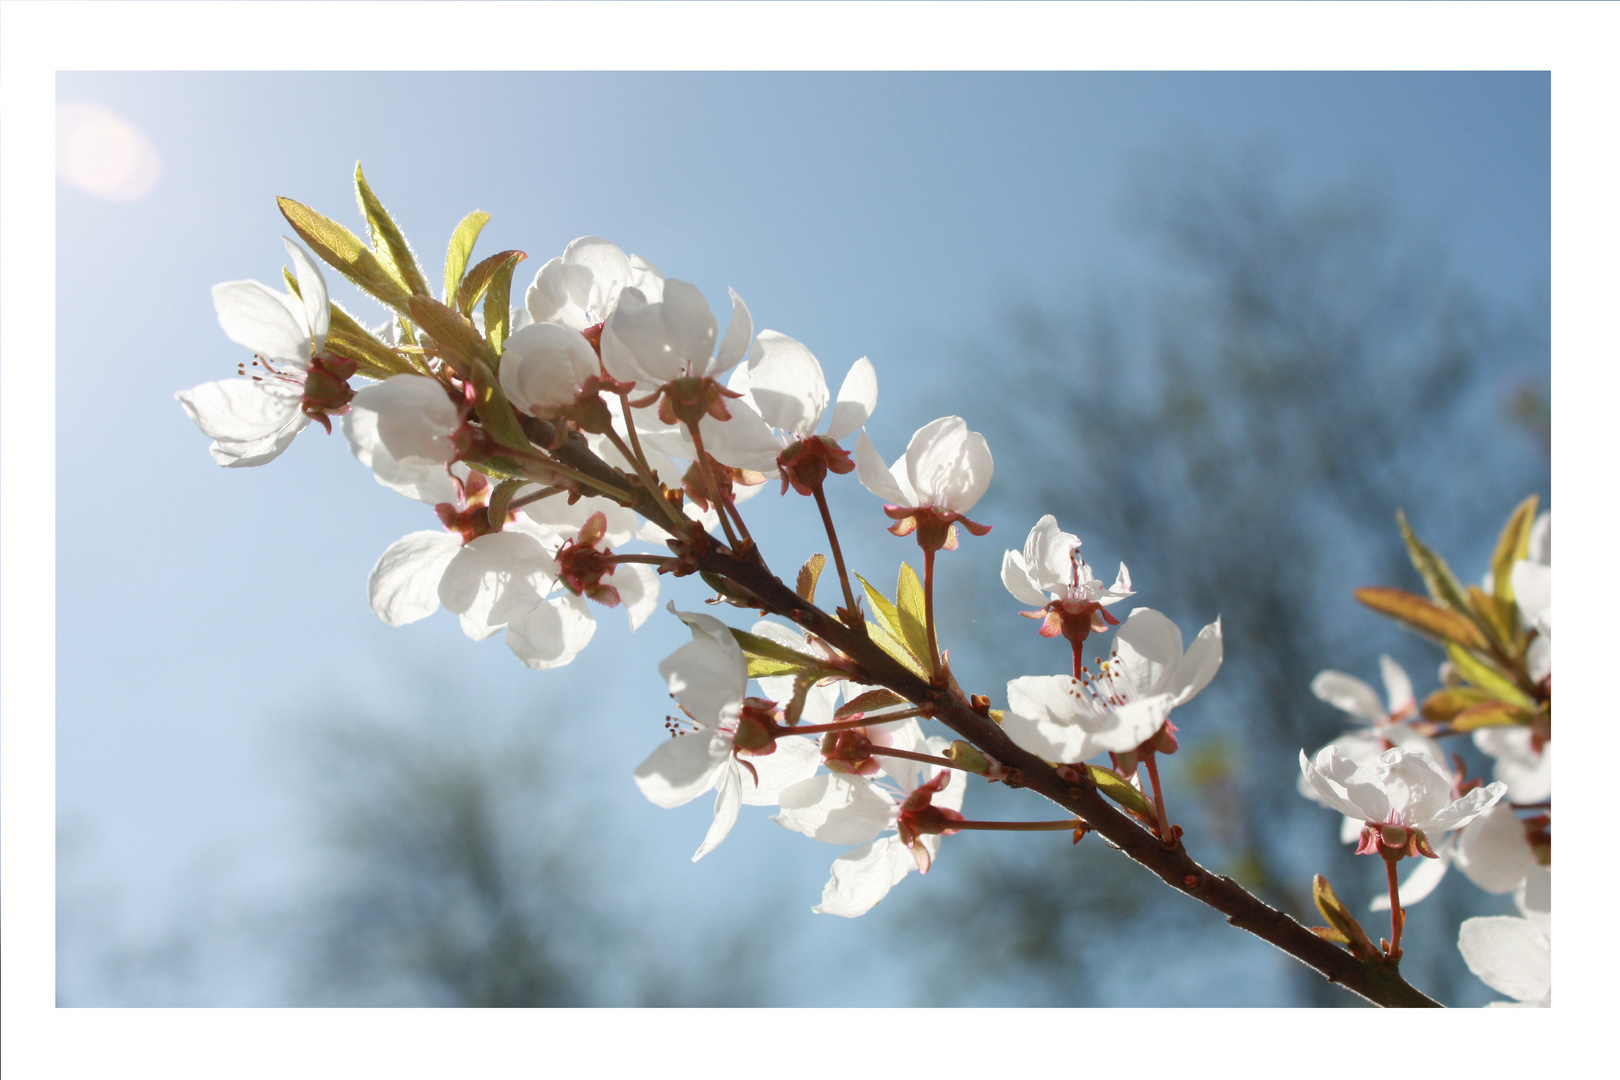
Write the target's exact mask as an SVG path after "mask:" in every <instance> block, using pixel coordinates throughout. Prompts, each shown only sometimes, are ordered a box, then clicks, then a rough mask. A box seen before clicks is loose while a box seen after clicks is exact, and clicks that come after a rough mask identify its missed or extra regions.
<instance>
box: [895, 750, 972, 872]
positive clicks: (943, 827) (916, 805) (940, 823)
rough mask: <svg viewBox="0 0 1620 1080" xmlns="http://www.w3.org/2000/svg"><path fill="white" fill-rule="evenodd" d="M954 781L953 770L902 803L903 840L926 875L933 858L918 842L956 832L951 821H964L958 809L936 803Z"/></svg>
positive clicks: (900, 827)
mask: <svg viewBox="0 0 1620 1080" xmlns="http://www.w3.org/2000/svg"><path fill="white" fill-rule="evenodd" d="M950 782H951V774H950V772H949V771H948V770H947V771H945V772H942V773H940V774H939V775H938V776H936V777H934V778H933V779H932V780H930V781H928V783H926V784H923V785H921V786H919V787H918V788H917V790H916V791H913V792H912V793H911V794H910V795H907V796H906V801H905V802H903V803H901V804H900V821H899V825H898V827H899V830H900V841H901V843H903V844H905V845H906V847H908V848H910V849H911V854H912V857H913V858H915V859H916V860H917V869H918V870H919V871H921V872H922V873H924V874H926V873H928V867H929V864H930V862H931V857H930V856H929V854H928V849H927V848H926V847H924V846H923V845H922V844H921V843H919V842H918V841H919V840H920V839H921V838H922V837H924V836H936V835H937V836H950V835H951V834H952V833H954V832H956V830H955V829H953V828H951V823H952V822H956V821H962V820H963V817H962V815H961V814H959V813H958V812H956V811H955V810H951V809H947V808H946V807H943V806H935V805H934V796H935V795H936V794H938V793H939V792H940V791H943V790H944V788H945V785H946V784H948V783H950Z"/></svg>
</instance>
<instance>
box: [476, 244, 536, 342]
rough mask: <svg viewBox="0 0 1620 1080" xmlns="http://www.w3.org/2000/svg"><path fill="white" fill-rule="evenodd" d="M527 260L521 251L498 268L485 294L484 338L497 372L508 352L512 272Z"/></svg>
mask: <svg viewBox="0 0 1620 1080" xmlns="http://www.w3.org/2000/svg"><path fill="white" fill-rule="evenodd" d="M527 258H528V256H527V255H525V254H524V253H523V252H521V251H519V252H517V258H515V259H509V260H508V261H506V262H504V263H502V264H501V265H500V266H499V267H497V268H496V270H495V276H494V277H492V278H490V281H489V289H488V291H487V292H485V293H484V337H485V338H486V339H487V340H488V341H489V347H490V349H492V350H493V351H494V353H495V362H496V367H497V370H498V369H499V365H500V357H501V353H503V352H505V351H506V336H507V333H508V331H509V330H510V328H511V326H510V324H511V319H512V311H511V301H512V272H513V271H514V270H516V269H517V264H518V263H520V262H522V261H523V260H524V259H527Z"/></svg>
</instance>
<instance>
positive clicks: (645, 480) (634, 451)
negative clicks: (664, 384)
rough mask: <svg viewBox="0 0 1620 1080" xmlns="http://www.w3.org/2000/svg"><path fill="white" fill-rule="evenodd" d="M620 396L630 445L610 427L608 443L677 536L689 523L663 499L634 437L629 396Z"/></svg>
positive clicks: (638, 441) (660, 489) (655, 478)
mask: <svg viewBox="0 0 1620 1080" xmlns="http://www.w3.org/2000/svg"><path fill="white" fill-rule="evenodd" d="M620 396H621V397H623V398H624V400H625V405H624V416H625V421H624V426H625V428H626V429H628V430H629V432H630V441H631V444H632V445H631V446H626V445H625V444H624V440H623V439H621V438H620V437H619V433H618V432H617V431H614V430H613V428H612V427H611V426H609V427H608V429H607V437H608V441H609V442H611V443H612V444H613V448H614V449H615V450H617V451H618V452H619V453H620V454H622V455H623V456H624V457H625V458H626V459H627V460H628V461H629V462H630V464H631V466H632V467H633V468H634V469H635V470H636V475H637V476H638V477H640V478H641V483H642V485H643V486H644V487H646V489H647V492H648V494H650V495H651V496H652V498H653V502H654V503H655V504H657V506H658V509H659V512H660V513H662V514H663V515H664V519H665V520H666V521H667V522H669V524H671V525H674V526H675V528H676V533H677V535H679V534H680V533H682V532H684V531H685V530H686V529H688V528H690V525H691V523H690V522H688V521H687V519H686V515H684V514H681V513H679V512H678V511H676V509H675V508H674V507H672V506H670V505H669V500H668V499H666V498H664V491H663V489H662V488H661V487H659V485H658V479H657V477H655V476H653V474H652V469H651V468H649V467H648V465H647V459H646V456H645V455H644V454H642V452H641V440H640V439H638V438H637V437H636V424H635V421H634V420H633V419H632V418H631V417H630V395H629V394H628V393H626V394H622V395H620Z"/></svg>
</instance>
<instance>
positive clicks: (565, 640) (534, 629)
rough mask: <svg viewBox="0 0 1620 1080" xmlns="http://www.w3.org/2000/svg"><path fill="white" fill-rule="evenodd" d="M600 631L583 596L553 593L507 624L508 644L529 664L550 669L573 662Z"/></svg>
mask: <svg viewBox="0 0 1620 1080" xmlns="http://www.w3.org/2000/svg"><path fill="white" fill-rule="evenodd" d="M595 633H596V616H594V615H592V614H591V609H590V605H589V604H587V603H586V602H585V601H584V599H583V598H581V597H578V596H573V595H568V596H558V597H553V598H552V599H550V600H547V601H545V602H543V603H540V604H537V605H535V607H534V608H533V609H532V610H530V611H528V612H526V613H525V614H523V615H520V616H518V617H517V618H514V619H512V620H510V621H509V622H508V623H507V625H506V647H507V648H509V649H511V650H512V653H513V655H515V656H516V657H517V658H518V659H519V660H521V661H523V664H524V666H525V667H529V668H533V669H534V670H536V671H549V670H550V669H552V668H559V667H563V666H565V665H567V664H570V663H572V662H573V660H574V657H576V656H578V655H579V653H580V650H581V649H583V648H585V646H586V645H589V644H590V642H591V638H592V636H594V635H595Z"/></svg>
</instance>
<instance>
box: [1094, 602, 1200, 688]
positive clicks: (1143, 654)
mask: <svg viewBox="0 0 1620 1080" xmlns="http://www.w3.org/2000/svg"><path fill="white" fill-rule="evenodd" d="M1114 649H1115V651H1116V652H1118V653H1119V661H1118V663H1119V665H1120V668H1121V670H1123V671H1124V673H1125V676H1126V678H1128V679H1129V680H1130V683H1131V685H1132V687H1133V688H1134V689H1135V690H1136V692H1137V693H1138V694H1141V695H1143V696H1146V695H1149V694H1157V693H1161V692H1163V691H1165V690H1167V689H1168V688H1169V684H1170V677H1171V675H1172V673H1173V672H1174V671H1175V670H1176V666H1177V665H1178V664H1180V663H1181V658H1182V656H1183V653H1182V650H1181V629H1180V628H1179V627H1178V626H1176V624H1175V623H1173V622H1171V621H1170V620H1169V619H1168V618H1166V617H1165V616H1164V615H1162V614H1160V613H1159V612H1157V611H1154V610H1153V609H1152V608H1137V609H1136V610H1135V611H1133V612H1131V614H1130V617H1129V618H1127V619H1126V620H1125V625H1123V626H1121V627H1120V628H1119V630H1118V632H1117V633H1115V634H1114ZM1216 663H1217V664H1218V663H1219V660H1217V661H1216Z"/></svg>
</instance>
